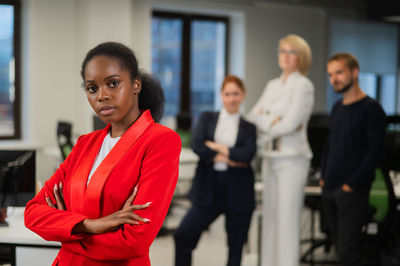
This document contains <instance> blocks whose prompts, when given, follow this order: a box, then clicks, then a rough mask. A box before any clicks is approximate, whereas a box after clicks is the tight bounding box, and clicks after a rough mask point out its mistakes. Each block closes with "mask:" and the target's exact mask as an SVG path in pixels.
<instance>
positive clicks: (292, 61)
mask: <svg viewBox="0 0 400 266" xmlns="http://www.w3.org/2000/svg"><path fill="white" fill-rule="evenodd" d="M298 53H299V51H297V50H296V49H294V48H293V47H292V46H291V45H290V44H287V43H282V44H281V45H280V46H279V49H278V62H279V67H280V69H281V70H282V71H283V72H289V73H290V72H293V71H296V70H297V69H298V65H299V58H298Z"/></svg>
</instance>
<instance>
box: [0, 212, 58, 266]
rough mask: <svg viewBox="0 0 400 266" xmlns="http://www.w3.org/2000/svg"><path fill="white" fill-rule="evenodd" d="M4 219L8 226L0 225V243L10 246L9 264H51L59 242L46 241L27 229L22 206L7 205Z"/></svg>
mask: <svg viewBox="0 0 400 266" xmlns="http://www.w3.org/2000/svg"><path fill="white" fill-rule="evenodd" d="M6 221H7V222H8V226H4V227H0V245H1V246H8V247H11V249H12V252H11V253H12V254H11V257H10V263H11V265H16V266H28V265H29V266H32V265H35V266H42V265H43V266H47V265H51V263H52V262H53V260H54V258H55V257H56V255H57V253H58V250H59V248H60V247H61V244H60V243H59V242H53V241H46V240H44V239H42V238H41V237H40V236H38V235H37V234H35V233H34V232H32V231H30V230H29V229H27V228H26V227H25V225H24V207H9V208H8V210H7V218H6Z"/></svg>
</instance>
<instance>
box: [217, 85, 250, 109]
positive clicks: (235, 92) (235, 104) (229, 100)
mask: <svg viewBox="0 0 400 266" xmlns="http://www.w3.org/2000/svg"><path fill="white" fill-rule="evenodd" d="M244 96H245V93H244V91H243V90H242V89H240V88H239V86H238V85H237V84H236V83H235V82H227V83H226V84H225V86H224V87H223V88H222V92H221V97H222V103H223V104H224V107H225V110H227V111H228V113H230V114H234V113H237V112H239V108H240V105H241V104H242V101H243V99H244Z"/></svg>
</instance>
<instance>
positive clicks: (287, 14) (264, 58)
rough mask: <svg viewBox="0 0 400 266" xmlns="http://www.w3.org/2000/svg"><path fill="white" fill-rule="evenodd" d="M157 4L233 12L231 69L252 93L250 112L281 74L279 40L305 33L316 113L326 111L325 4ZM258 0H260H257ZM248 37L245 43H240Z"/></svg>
mask: <svg viewBox="0 0 400 266" xmlns="http://www.w3.org/2000/svg"><path fill="white" fill-rule="evenodd" d="M152 2H153V6H155V7H157V8H162V9H167V10H180V11H183V12H185V11H186V12H196V13H199V12H200V13H201V12H203V13H206V14H222V15H227V16H229V17H230V19H231V26H232V28H231V32H230V34H231V36H230V41H231V43H230V48H231V51H230V58H229V59H230V60H229V61H230V64H231V66H230V67H231V68H230V69H229V71H230V72H231V73H234V74H237V75H239V76H240V77H243V78H244V80H245V85H246V87H247V89H248V93H247V96H246V100H245V111H248V110H249V109H250V108H251V106H252V105H253V104H254V103H255V102H256V100H257V99H258V97H259V96H260V95H261V92H262V90H263V89H264V86H265V84H266V82H267V81H268V80H269V79H271V78H274V77H277V76H279V74H280V70H279V67H278V62H277V44H278V41H279V39H280V38H282V37H283V36H285V35H287V34H289V33H295V34H299V35H301V36H302V37H304V38H305V39H306V40H307V41H308V42H309V44H310V46H311V49H312V52H313V64H312V66H311V69H310V73H309V77H310V79H311V80H312V81H313V83H314V85H315V88H316V93H315V97H316V103H315V106H314V111H315V112H323V111H325V109H326V108H325V105H326V89H325V87H326V83H325V80H326V74H325V60H326V54H327V40H328V32H327V27H328V24H327V21H328V18H327V15H326V14H325V12H324V11H323V10H322V9H318V8H310V7H298V6H290V5H280V4H269V3H261V2H260V3H256V4H254V3H250V4H248V5H246V4H243V3H241V4H227V3H226V2H227V1H225V3H221V2H220V3H211V2H207V1H187V0H153V1H152ZM253 2H255V1H253ZM238 40H242V41H243V40H244V43H240V42H238Z"/></svg>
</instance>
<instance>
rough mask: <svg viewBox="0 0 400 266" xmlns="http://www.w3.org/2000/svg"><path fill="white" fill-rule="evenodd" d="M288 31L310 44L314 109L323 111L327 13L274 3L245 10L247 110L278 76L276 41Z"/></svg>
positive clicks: (310, 73) (310, 76) (310, 74)
mask: <svg viewBox="0 0 400 266" xmlns="http://www.w3.org/2000/svg"><path fill="white" fill-rule="evenodd" d="M289 33H294V34H298V35H300V36H302V37H303V38H304V39H305V40H307V42H308V43H309V44H310V46H311V50H312V54H313V59H312V65H311V69H310V71H309V78H310V79H311V81H312V82H313V83H314V86H315V106H314V111H315V112H319V111H324V110H325V99H326V96H325V91H326V90H325V86H326V83H325V77H326V74H325V59H326V50H327V49H326V43H327V38H328V33H327V16H326V14H325V13H324V12H323V11H322V10H320V9H315V8H302V7H294V6H284V5H273V4H263V5H259V6H257V7H254V8H251V9H249V10H248V11H247V12H246V63H245V64H246V85H247V88H248V89H249V93H248V95H247V99H246V103H247V104H246V106H247V110H248V109H249V108H250V107H251V106H252V103H254V102H255V101H256V100H257V99H258V97H259V96H260V95H261V92H262V91H263V89H264V86H265V84H266V82H267V81H268V80H270V79H272V78H274V77H277V76H279V74H280V70H279V67H278V61H277V49H278V41H279V39H280V38H282V37H284V36H285V35H287V34H289Z"/></svg>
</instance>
